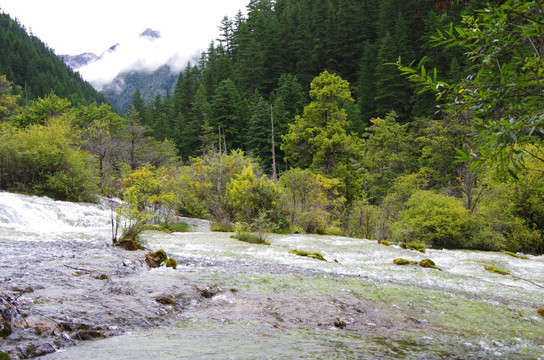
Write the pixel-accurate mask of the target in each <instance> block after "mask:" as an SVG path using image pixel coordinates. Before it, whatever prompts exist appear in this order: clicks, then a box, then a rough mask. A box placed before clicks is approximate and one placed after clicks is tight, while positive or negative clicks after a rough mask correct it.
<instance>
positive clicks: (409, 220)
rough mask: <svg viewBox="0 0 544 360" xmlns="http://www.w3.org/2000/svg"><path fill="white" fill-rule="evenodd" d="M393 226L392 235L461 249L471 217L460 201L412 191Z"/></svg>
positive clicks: (435, 194)
mask: <svg viewBox="0 0 544 360" xmlns="http://www.w3.org/2000/svg"><path fill="white" fill-rule="evenodd" d="M406 205H407V209H406V210H404V211H403V212H401V220H400V221H399V222H397V223H395V225H394V231H395V238H397V239H399V240H404V241H407V242H410V241H411V240H413V239H418V240H419V241H421V242H423V243H425V244H429V245H432V246H435V247H440V248H442V247H443V248H461V247H463V245H464V244H465V243H466V241H467V239H468V235H469V232H470V230H471V227H472V225H473V219H472V217H471V215H470V213H469V212H468V210H466V209H465V208H464V207H463V203H462V202H461V201H460V200H459V199H457V198H453V197H449V196H445V195H441V194H437V193H434V192H431V191H424V190H419V191H416V192H415V193H414V194H413V195H412V196H411V197H410V199H409V200H408V202H407V203H406Z"/></svg>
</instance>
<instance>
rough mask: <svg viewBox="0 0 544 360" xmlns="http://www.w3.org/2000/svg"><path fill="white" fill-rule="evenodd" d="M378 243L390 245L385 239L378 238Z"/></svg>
mask: <svg viewBox="0 0 544 360" xmlns="http://www.w3.org/2000/svg"><path fill="white" fill-rule="evenodd" d="M378 244H382V245H385V246H391V243H390V242H389V241H387V240H378Z"/></svg>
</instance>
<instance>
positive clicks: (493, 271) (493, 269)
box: [484, 266, 510, 275]
mask: <svg viewBox="0 0 544 360" xmlns="http://www.w3.org/2000/svg"><path fill="white" fill-rule="evenodd" d="M484 269H486V270H487V271H489V272H492V273H495V274H499V275H508V274H510V271H506V270H500V269H497V268H494V267H493V266H484Z"/></svg>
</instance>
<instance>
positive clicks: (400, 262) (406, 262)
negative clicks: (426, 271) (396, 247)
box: [393, 258, 417, 265]
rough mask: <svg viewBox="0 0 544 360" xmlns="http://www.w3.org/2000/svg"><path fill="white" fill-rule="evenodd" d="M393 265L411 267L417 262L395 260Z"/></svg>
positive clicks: (401, 259)
mask: <svg viewBox="0 0 544 360" xmlns="http://www.w3.org/2000/svg"><path fill="white" fill-rule="evenodd" d="M393 263H394V264H395V265H411V264H417V262H416V261H412V260H406V259H403V258H398V259H395V260H393Z"/></svg>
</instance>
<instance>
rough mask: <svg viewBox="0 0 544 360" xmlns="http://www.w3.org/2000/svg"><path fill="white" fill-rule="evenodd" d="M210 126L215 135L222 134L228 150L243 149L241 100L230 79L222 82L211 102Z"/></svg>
mask: <svg viewBox="0 0 544 360" xmlns="http://www.w3.org/2000/svg"><path fill="white" fill-rule="evenodd" d="M210 105H211V117H210V125H211V126H212V127H213V128H214V131H215V133H216V134H218V133H220V132H221V134H224V141H225V143H226V146H227V149H228V150H235V149H243V148H244V146H243V145H244V137H243V135H242V134H243V132H242V129H244V128H245V126H244V124H243V123H242V114H241V100H240V95H239V93H238V89H237V88H236V86H235V85H234V82H233V81H232V80H230V79H228V80H223V81H222V82H221V83H220V84H219V85H218V86H217V89H216V91H215V95H214V96H213V98H212V101H211V104H210Z"/></svg>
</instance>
